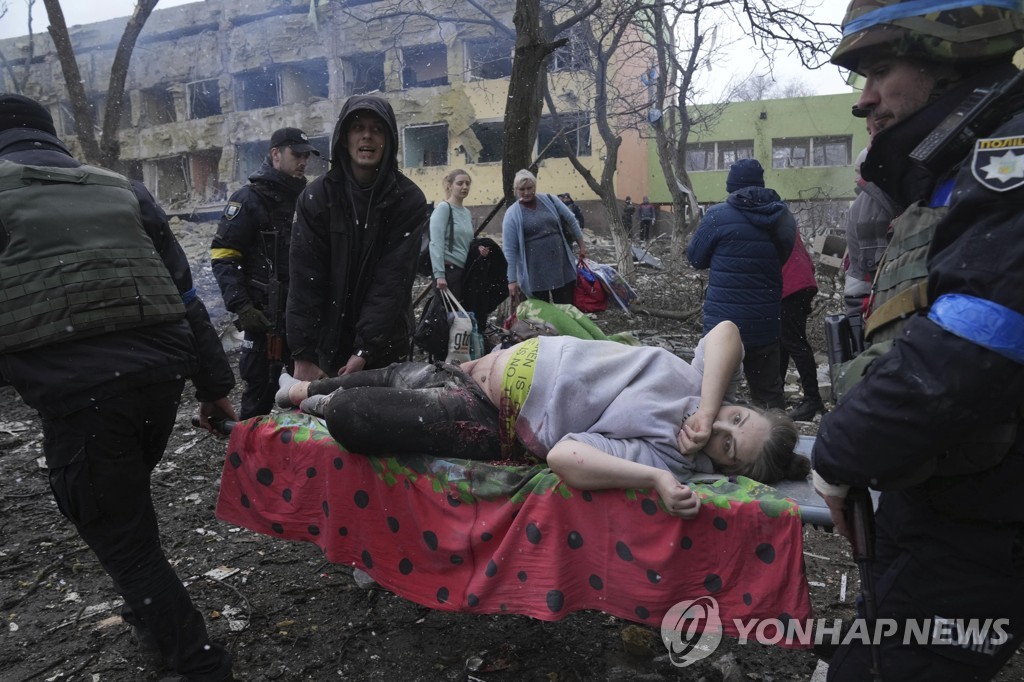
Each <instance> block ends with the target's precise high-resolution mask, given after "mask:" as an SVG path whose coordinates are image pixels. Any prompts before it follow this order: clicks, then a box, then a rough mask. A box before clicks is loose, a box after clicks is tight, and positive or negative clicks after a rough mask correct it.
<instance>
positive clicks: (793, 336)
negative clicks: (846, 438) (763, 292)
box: [779, 230, 825, 421]
mask: <svg viewBox="0 0 1024 682" xmlns="http://www.w3.org/2000/svg"><path fill="white" fill-rule="evenodd" d="M817 293H818V281H817V280H816V279H815V278H814V264H813V263H811V257H810V256H809V255H808V254H807V247H805V246H804V242H803V239H801V238H800V231H799V230H797V231H796V242H795V243H794V244H793V251H792V253H790V254H789V259H787V260H786V263H785V264H784V265H783V266H782V309H781V311H780V316H781V321H782V331H781V337H780V339H779V342H780V345H781V352H780V357H781V360H782V363H781V371H782V379H783V381H785V379H786V370H787V369H788V368H789V359H790V358H793V364H794V365H796V371H797V373H798V374H799V375H800V385H801V386H802V387H803V391H804V397H803V400H801V401H800V402H799V403H798V404H797V405H796V406H795V407H793V408H792V409H790V410H789V411H788V413H787V414H789V416H790V417H791V418H792V419H793V420H794V421H809V420H811V419H814V415H816V414H818V413H821V414H824V413H825V404H824V403H823V402H821V393H819V392H818V368H817V363H816V362H815V361H814V349H813V348H811V344H810V343H808V342H807V316H808V315H810V314H811V301H812V300H814V296H815V295H816V294H817Z"/></svg>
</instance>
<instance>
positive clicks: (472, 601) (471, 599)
mask: <svg viewBox="0 0 1024 682" xmlns="http://www.w3.org/2000/svg"><path fill="white" fill-rule="evenodd" d="M466 603H467V604H469V605H470V606H477V605H479V604H480V597H478V596H476V595H475V594H470V595H469V596H468V597H466Z"/></svg>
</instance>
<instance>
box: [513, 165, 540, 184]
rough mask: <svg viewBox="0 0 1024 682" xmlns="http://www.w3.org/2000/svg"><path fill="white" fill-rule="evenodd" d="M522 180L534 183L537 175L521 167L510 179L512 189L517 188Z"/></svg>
mask: <svg viewBox="0 0 1024 682" xmlns="http://www.w3.org/2000/svg"><path fill="white" fill-rule="evenodd" d="M524 182H532V183H533V184H534V185H536V184H537V176H536V175H534V174H533V173H531V172H530V171H528V170H526V169H525V168H523V169H522V170H520V171H519V172H518V173H516V177H515V179H514V180H513V181H512V189H519V185H521V184H523V183H524Z"/></svg>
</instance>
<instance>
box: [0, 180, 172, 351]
mask: <svg viewBox="0 0 1024 682" xmlns="http://www.w3.org/2000/svg"><path fill="white" fill-rule="evenodd" d="M0 226H2V228H3V230H4V231H5V232H6V235H5V236H6V238H7V244H6V246H5V247H4V249H3V251H2V252H0V352H5V353H6V352H12V351H22V350H26V349H29V348H36V347H38V346H43V345H48V344H52V343H57V342H61V341H68V340H71V339H78V338H84V337H87V336H95V335H98V334H105V333H108V332H113V331H118V330H124V329H134V328H137V327H142V326H145V325H150V324H154V323H156V322H163V321H168V320H179V319H181V318H183V317H184V316H185V307H184V305H183V304H182V301H181V296H180V294H179V293H178V288H177V286H176V285H175V283H174V280H173V279H172V278H171V275H170V273H168V271H167V266H166V265H165V264H164V262H163V260H161V258H160V254H159V253H157V250H156V248H155V247H154V245H153V242H152V240H151V239H150V238H149V236H148V235H147V234H146V232H145V229H144V228H143V225H142V215H141V212H140V209H139V202H138V199H137V197H136V196H135V192H134V191H133V190H132V188H131V184H130V183H129V182H128V180H127V179H125V178H124V177H122V176H121V175H118V174H117V173H113V172H111V171H108V170H105V169H102V168H96V167H93V166H85V165H83V166H79V167H78V168H54V167H45V166H28V165H22V164H18V163H12V162H10V161H3V160H0Z"/></svg>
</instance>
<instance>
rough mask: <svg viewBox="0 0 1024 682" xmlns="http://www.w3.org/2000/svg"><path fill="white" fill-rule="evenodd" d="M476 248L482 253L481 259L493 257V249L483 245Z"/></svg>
mask: <svg viewBox="0 0 1024 682" xmlns="http://www.w3.org/2000/svg"><path fill="white" fill-rule="evenodd" d="M476 248H477V250H478V251H479V252H480V257H481V258H487V257H488V256H490V255H491V247H489V246H483V245H481V246H478V247H476Z"/></svg>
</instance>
